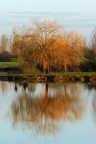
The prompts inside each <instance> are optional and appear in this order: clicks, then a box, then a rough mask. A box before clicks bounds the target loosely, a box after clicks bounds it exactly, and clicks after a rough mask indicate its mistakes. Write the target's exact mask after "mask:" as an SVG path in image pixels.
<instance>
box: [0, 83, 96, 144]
mask: <svg viewBox="0 0 96 144" xmlns="http://www.w3.org/2000/svg"><path fill="white" fill-rule="evenodd" d="M45 143H46V144H64V143H66V144H96V85H94V84H81V83H64V84H56V83H48V84H39V83H24V84H22V83H13V82H5V81H2V82H0V144H45Z"/></svg>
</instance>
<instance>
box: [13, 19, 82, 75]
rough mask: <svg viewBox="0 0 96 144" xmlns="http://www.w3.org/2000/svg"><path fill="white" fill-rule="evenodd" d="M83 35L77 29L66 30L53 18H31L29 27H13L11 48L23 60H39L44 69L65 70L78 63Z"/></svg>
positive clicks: (35, 62)
mask: <svg viewBox="0 0 96 144" xmlns="http://www.w3.org/2000/svg"><path fill="white" fill-rule="evenodd" d="M84 46H85V39H84V38H83V36H81V35H80V34H78V33H66V32H65V31H64V28H63V27H62V26H61V25H60V24H58V23H57V22H54V21H46V20H45V21H38V20H36V21H34V24H33V25H32V27H26V28H24V27H23V28H19V29H15V31H14V33H13V44H12V52H13V53H15V54H17V55H18V58H19V60H20V61H21V62H23V63H28V64H31V65H34V64H35V65H36V64H39V65H40V67H42V69H43V71H45V72H46V73H48V72H49V71H51V68H52V67H58V69H61V68H63V69H64V70H65V71H67V68H68V66H70V65H79V64H80V62H81V60H82V57H83V55H84V52H83V48H84Z"/></svg>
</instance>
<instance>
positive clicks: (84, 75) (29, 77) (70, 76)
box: [0, 72, 96, 83]
mask: <svg viewBox="0 0 96 144" xmlns="http://www.w3.org/2000/svg"><path fill="white" fill-rule="evenodd" d="M0 80H1V81H13V82H14V81H15V82H16V81H18V82H20V81H21V82H23V81H27V82H40V83H43V82H63V83H64V82H96V72H65V73H54V74H42V73H41V74H39V73H35V74H27V73H21V74H17V73H14V74H13V73H0Z"/></svg>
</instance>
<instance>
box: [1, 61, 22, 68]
mask: <svg viewBox="0 0 96 144" xmlns="http://www.w3.org/2000/svg"><path fill="white" fill-rule="evenodd" d="M12 67H20V63H19V62H0V68H12Z"/></svg>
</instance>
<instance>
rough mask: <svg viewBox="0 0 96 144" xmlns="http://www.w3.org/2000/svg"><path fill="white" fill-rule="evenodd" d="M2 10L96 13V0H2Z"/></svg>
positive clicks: (0, 6)
mask: <svg viewBox="0 0 96 144" xmlns="http://www.w3.org/2000/svg"><path fill="white" fill-rule="evenodd" d="M0 12H73V13H96V0H0Z"/></svg>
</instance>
